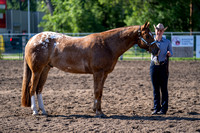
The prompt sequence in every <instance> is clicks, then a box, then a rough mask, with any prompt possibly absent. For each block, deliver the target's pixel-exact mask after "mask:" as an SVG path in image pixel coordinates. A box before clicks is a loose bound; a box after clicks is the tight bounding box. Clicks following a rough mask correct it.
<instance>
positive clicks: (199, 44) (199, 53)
mask: <svg viewBox="0 0 200 133" xmlns="http://www.w3.org/2000/svg"><path fill="white" fill-rule="evenodd" d="M196 58H200V36H196Z"/></svg>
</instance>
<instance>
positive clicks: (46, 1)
mask: <svg viewBox="0 0 200 133" xmlns="http://www.w3.org/2000/svg"><path fill="white" fill-rule="evenodd" d="M44 2H45V4H46V5H47V8H48V9H49V12H50V13H51V16H53V12H54V7H53V5H52V3H51V0H44Z"/></svg>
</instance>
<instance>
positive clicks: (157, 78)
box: [150, 62, 168, 113]
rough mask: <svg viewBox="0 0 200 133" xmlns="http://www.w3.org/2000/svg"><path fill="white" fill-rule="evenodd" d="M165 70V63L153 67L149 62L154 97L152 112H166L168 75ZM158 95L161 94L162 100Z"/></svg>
mask: <svg viewBox="0 0 200 133" xmlns="http://www.w3.org/2000/svg"><path fill="white" fill-rule="evenodd" d="M166 68H167V63H164V64H163V65H154V63H153V62H151V65H150V76H151V82H152V85H153V96H154V110H156V111H162V112H164V113H166V112H167V110H168V89H167V84H168V74H167V69H166ZM160 92H161V93H160ZM160 94H162V99H160ZM160 100H161V102H160Z"/></svg>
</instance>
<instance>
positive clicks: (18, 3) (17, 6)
mask: <svg viewBox="0 0 200 133" xmlns="http://www.w3.org/2000/svg"><path fill="white" fill-rule="evenodd" d="M30 5H31V6H30V11H36V10H37V1H36V0H30ZM7 9H14V10H22V11H27V10H28V5H27V0H24V1H22V0H7Z"/></svg>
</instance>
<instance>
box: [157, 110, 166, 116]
mask: <svg viewBox="0 0 200 133" xmlns="http://www.w3.org/2000/svg"><path fill="white" fill-rule="evenodd" d="M157 114H158V115H166V112H163V111H159V112H157Z"/></svg>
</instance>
